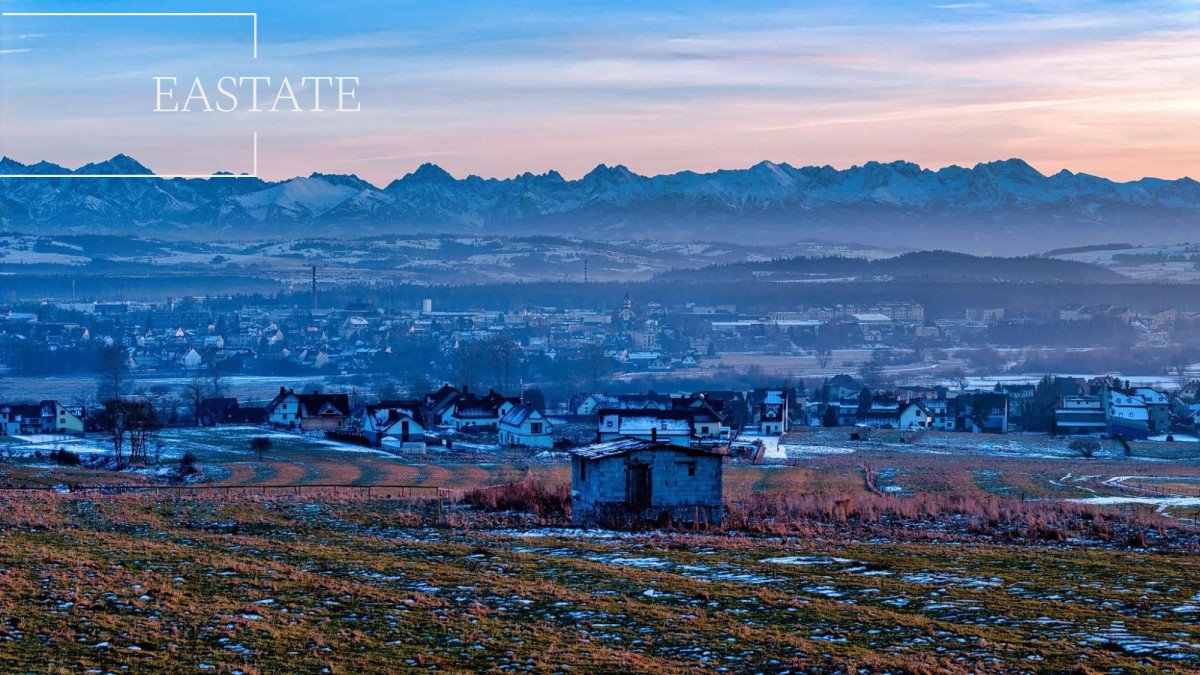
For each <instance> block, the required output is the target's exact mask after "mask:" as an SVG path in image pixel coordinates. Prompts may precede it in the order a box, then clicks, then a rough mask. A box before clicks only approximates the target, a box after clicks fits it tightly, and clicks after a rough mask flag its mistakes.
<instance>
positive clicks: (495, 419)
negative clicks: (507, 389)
mask: <svg viewBox="0 0 1200 675" xmlns="http://www.w3.org/2000/svg"><path fill="white" fill-rule="evenodd" d="M520 401H521V400H520V399H519V398H517V397H512V396H501V395H500V394H497V393H496V392H495V391H491V390H489V391H488V393H487V394H486V395H484V396H478V397H477V396H475V395H473V394H468V393H464V394H463V395H461V396H459V397H458V398H457V399H455V401H454V407H453V408H451V410H450V414H449V415H448V416H446V418H445V422H446V423H448V424H450V426H452V427H454V428H455V429H458V430H460V431H463V430H468V429H470V430H492V431H494V430H495V429H496V427H497V425H499V423H500V418H501V417H504V416H505V415H506V414H508V411H510V410H512V409H513V408H515V407H516V406H517V404H518V403H520Z"/></svg>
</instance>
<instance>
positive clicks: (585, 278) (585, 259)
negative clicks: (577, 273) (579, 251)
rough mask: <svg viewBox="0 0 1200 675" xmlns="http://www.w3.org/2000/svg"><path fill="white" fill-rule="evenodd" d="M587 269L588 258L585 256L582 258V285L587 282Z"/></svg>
mask: <svg viewBox="0 0 1200 675" xmlns="http://www.w3.org/2000/svg"><path fill="white" fill-rule="evenodd" d="M587 268H588V257H587V256H586V255H585V256H583V283H585V284H586V283H587V282H588V269H587Z"/></svg>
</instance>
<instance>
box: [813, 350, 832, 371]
mask: <svg viewBox="0 0 1200 675" xmlns="http://www.w3.org/2000/svg"><path fill="white" fill-rule="evenodd" d="M816 353H817V365H818V366H820V367H821V370H824V369H826V368H828V367H829V364H830V363H832V362H833V351H832V350H829V349H818V350H817V352H816Z"/></svg>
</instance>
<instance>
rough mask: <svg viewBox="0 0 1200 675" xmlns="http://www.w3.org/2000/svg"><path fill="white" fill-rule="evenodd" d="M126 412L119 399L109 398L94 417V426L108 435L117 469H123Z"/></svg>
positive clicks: (126, 430) (127, 426) (126, 423)
mask: <svg viewBox="0 0 1200 675" xmlns="http://www.w3.org/2000/svg"><path fill="white" fill-rule="evenodd" d="M127 412H128V411H127V410H126V408H125V405H124V403H123V401H122V400H121V399H119V398H110V399H108V400H106V401H104V407H103V408H101V409H100V411H99V412H98V413H97V414H96V417H95V419H96V426H98V427H99V428H100V429H102V430H103V431H104V432H105V433H106V434H107V435H108V438H109V442H111V443H112V448H113V461H114V462H116V465H117V468H124V467H125V456H124V451H125V437H126V435H128V433H129V420H128V419H127V418H126V413H127Z"/></svg>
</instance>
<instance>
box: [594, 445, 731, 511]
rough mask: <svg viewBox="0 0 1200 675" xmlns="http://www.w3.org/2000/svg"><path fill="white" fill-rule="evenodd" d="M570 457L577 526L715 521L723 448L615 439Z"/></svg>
mask: <svg viewBox="0 0 1200 675" xmlns="http://www.w3.org/2000/svg"><path fill="white" fill-rule="evenodd" d="M571 454H572V462H571V503H572V519H573V520H574V522H575V524H577V525H583V526H590V525H628V524H632V523H637V522H639V521H641V522H644V521H662V520H667V519H674V520H682V521H686V522H693V521H698V522H700V523H705V524H709V525H716V524H719V523H720V522H721V518H722V516H723V511H724V509H723V493H722V483H723V479H724V461H725V454H726V451H725V449H724V448H690V447H681V446H679V445H673V444H671V443H661V442H655V441H647V440H644V439H639V438H621V439H617V440H613V441H607V442H604V443H597V444H595V445H589V446H587V447H582V448H576V449H574V450H572V451H571Z"/></svg>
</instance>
